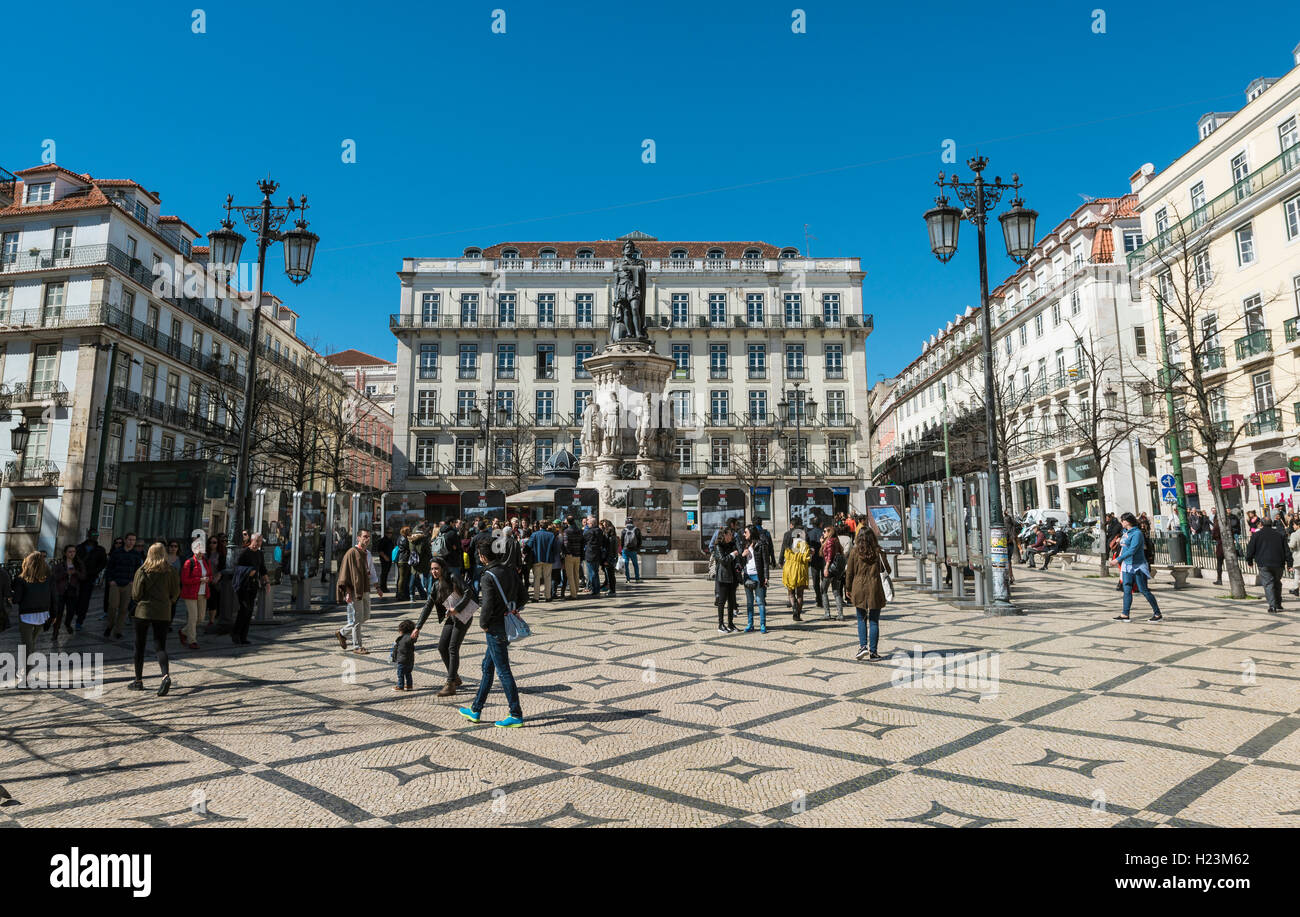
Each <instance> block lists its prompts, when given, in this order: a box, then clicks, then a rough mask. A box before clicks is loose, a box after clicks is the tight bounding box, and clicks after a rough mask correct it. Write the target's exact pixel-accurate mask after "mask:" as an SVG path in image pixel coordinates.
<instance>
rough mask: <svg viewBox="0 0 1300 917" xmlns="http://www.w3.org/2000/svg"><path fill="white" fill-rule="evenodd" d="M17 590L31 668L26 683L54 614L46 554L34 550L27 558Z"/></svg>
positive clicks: (20, 625) (20, 624) (20, 627)
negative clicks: (38, 642) (40, 638)
mask: <svg viewBox="0 0 1300 917" xmlns="http://www.w3.org/2000/svg"><path fill="white" fill-rule="evenodd" d="M13 590H14V604H15V605H17V606H18V636H19V637H20V638H21V639H22V641H23V646H24V647H26V649H27V666H26V669H25V670H24V671H23V676H22V677H23V683H24V684H26V683H27V669H30V668H31V667H32V666H33V665H34V664H35V660H33V659H32V654H33V653H35V652H36V637H37V636H38V635H39V634H40V632H41V631H42V630H43V629H44V628H45V622H46V621H48V620H50V616H51V615H52V614H53V613H54V589H53V587H52V585H51V584H50V565H49V564H47V563H46V562H45V555H44V554H42V553H41V552H40V551H33V552H32V553H30V554H28V555H27V556H26V557H25V558H23V566H22V571H21V572H20V573H19V574H18V579H16V580H14V585H13ZM29 687H30V685H29Z"/></svg>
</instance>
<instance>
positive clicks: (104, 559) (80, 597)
mask: <svg viewBox="0 0 1300 917" xmlns="http://www.w3.org/2000/svg"><path fill="white" fill-rule="evenodd" d="M77 556H79V557H80V558H81V563H82V564H83V565H84V566H85V568H86V582H85V586H84V587H83V588H82V590H81V591H80V592H79V593H78V594H77V609H76V612H77V616H76V626H75V627H74V628H71V629H72V632H73V633H76V632H77V631H79V630H81V629H82V627H84V626H85V624H86V612H88V611H89V610H90V594H91V592H93V591H94V589H95V581H96V580H98V579H99V574H100V573H102V572H103V570H104V568H105V567H107V566H108V554H107V552H105V550H104V549H103V548H102V547H101V546H100V544H99V532H98V531H97V530H96V529H91V530H90V531H89V532H87V533H86V540H85V541H83V542H82V543H81V544H79V545H77ZM69 623H71V622H69Z"/></svg>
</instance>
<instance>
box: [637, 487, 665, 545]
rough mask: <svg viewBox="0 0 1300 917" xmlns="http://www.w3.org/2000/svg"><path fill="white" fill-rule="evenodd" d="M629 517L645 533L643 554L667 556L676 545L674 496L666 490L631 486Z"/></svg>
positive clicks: (642, 542)
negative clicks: (674, 539)
mask: <svg viewBox="0 0 1300 917" xmlns="http://www.w3.org/2000/svg"><path fill="white" fill-rule="evenodd" d="M627 518H629V519H631V520H632V522H633V524H634V525H636V526H637V528H639V529H640V530H641V553H643V554H667V553H668V549H669V548H670V547H671V545H672V533H673V507H672V494H671V492H670V491H669V490H668V489H667V488H664V487H630V488H628V491H627Z"/></svg>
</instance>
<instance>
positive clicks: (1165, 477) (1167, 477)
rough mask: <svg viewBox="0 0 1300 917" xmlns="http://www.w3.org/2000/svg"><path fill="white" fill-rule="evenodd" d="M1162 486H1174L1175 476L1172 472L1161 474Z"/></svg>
mask: <svg viewBox="0 0 1300 917" xmlns="http://www.w3.org/2000/svg"><path fill="white" fill-rule="evenodd" d="M1160 486H1161V487H1173V486H1174V476H1173V475H1172V474H1162V475H1161V476H1160Z"/></svg>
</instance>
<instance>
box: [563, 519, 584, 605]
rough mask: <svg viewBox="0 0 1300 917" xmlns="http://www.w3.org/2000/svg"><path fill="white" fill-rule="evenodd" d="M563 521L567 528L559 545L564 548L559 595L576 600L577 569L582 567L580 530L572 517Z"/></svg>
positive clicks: (576, 521)
mask: <svg viewBox="0 0 1300 917" xmlns="http://www.w3.org/2000/svg"><path fill="white" fill-rule="evenodd" d="M565 521H566V522H567V523H568V528H566V529H565V530H564V535H563V536H562V537H561V545H562V547H563V548H564V585H563V588H562V589H561V594H562V595H563V596H564V598H565V599H576V598H577V597H578V576H579V571H578V568H579V567H580V566H582V529H580V528H578V520H577V519H575V518H574V517H573V516H568V517H567V518H566V519H565Z"/></svg>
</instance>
